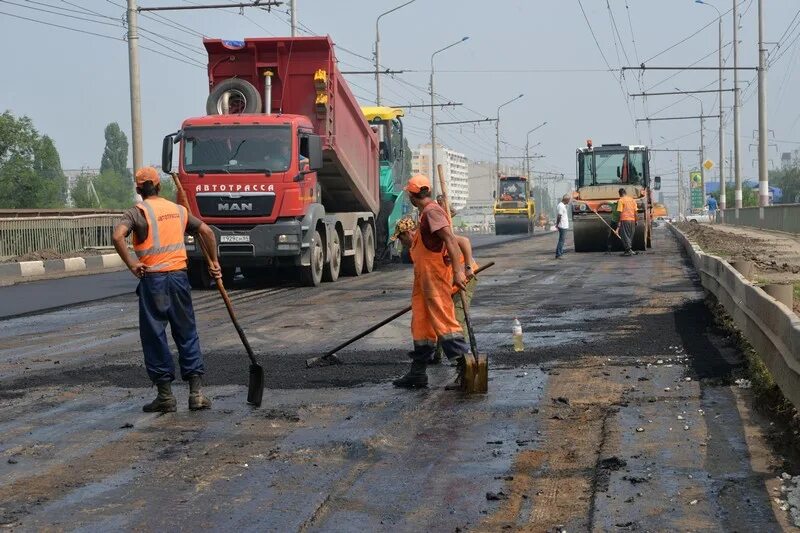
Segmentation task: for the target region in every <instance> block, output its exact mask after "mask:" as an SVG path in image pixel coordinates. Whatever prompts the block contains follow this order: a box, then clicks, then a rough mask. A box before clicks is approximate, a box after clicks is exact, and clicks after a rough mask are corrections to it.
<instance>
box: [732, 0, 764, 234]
mask: <svg viewBox="0 0 800 533" xmlns="http://www.w3.org/2000/svg"><path fill="white" fill-rule="evenodd" d="M738 4H739V0H733V88H734V89H735V91H734V93H733V98H734V104H733V158H734V179H735V190H734V193H733V198H734V202H735V203H734V206H735V207H736V210H737V211H736V218H739V211H738V210H739V209H740V208H741V207H742V154H741V152H742V143H741V140H740V139H739V136H740V131H739V130H740V127H741V126H740V120H741V98H740V94H739V70H738V68H739V7H738ZM759 72H760V71H759Z"/></svg>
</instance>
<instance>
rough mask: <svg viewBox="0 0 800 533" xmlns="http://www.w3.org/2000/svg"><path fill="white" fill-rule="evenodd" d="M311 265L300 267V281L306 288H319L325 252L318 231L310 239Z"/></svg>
mask: <svg viewBox="0 0 800 533" xmlns="http://www.w3.org/2000/svg"><path fill="white" fill-rule="evenodd" d="M310 253H311V264H310V265H308V266H302V267H300V281H301V282H302V283H303V285H305V286H306V287H319V284H320V283H321V282H322V270H323V266H324V264H325V250H324V249H323V247H322V237H320V234H319V230H315V231H314V236H313V237H312V238H311V251H310Z"/></svg>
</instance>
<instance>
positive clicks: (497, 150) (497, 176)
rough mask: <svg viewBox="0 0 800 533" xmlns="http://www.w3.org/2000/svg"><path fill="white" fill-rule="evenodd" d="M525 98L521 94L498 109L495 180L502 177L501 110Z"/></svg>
mask: <svg viewBox="0 0 800 533" xmlns="http://www.w3.org/2000/svg"><path fill="white" fill-rule="evenodd" d="M523 96H525V95H524V94H520V95H519V96H515V97H514V98H512V99H511V100H509V101H508V102H506V103H504V104H500V105H499V106H498V107H497V119H496V121H495V123H494V125H495V129H496V135H497V146H496V148H495V154H496V156H497V164H496V165H495V171H496V176H495V178H499V177H500V110H501V109H502V108H504V107H505V106H507V105H508V104H510V103H512V102H516V101H517V100H519V99H520V98H522V97H523Z"/></svg>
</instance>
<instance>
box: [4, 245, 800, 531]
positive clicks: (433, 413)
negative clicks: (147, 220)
mask: <svg viewBox="0 0 800 533" xmlns="http://www.w3.org/2000/svg"><path fill="white" fill-rule="evenodd" d="M554 246H555V236H553V235H544V236H540V237H537V238H533V239H526V240H521V241H514V242H504V243H497V244H495V245H492V246H488V247H484V248H481V249H479V250H478V251H477V252H476V255H477V257H478V259H479V260H482V261H487V260H490V259H491V260H494V261H496V262H497V265H496V266H495V267H493V268H492V269H491V270H489V271H487V272H486V273H485V275H483V276H482V278H481V282H480V286H479V288H478V291H477V294H476V297H475V300H474V303H473V322H474V326H475V329H476V332H477V340H478V344H479V346H480V347H481V349H482V350H483V351H486V352H487V353H489V360H490V382H489V393H488V394H487V395H483V396H471V397H464V396H462V395H460V394H457V393H452V392H446V391H444V389H443V387H444V384H445V383H447V382H448V381H449V380H450V379H451V376H452V373H453V369H452V368H450V367H447V366H439V367H432V368H431V369H430V371H429V374H430V376H431V386H430V388H429V389H427V390H421V391H413V392H408V391H401V390H396V389H394V388H392V386H391V383H390V382H389V380H390V379H391V378H393V377H396V376H398V375H400V374H401V373H402V372H404V371H405V370H406V367H407V365H408V359H407V357H406V355H405V354H406V352H407V351H408V350H409V349H410V348H411V342H410V338H409V331H408V324H409V317H408V316H406V317H403V318H402V319H400V320H398V321H397V322H396V323H394V324H391V325H389V326H387V327H385V328H383V329H381V330H379V331H377V332H376V333H374V334H373V335H371V336H369V337H367V338H365V339H363V340H362V341H359V342H358V343H356V344H354V345H352V346H351V347H349V348H348V349H346V350H343V351H342V352H340V353H339V355H340V357H341V358H342V359H343V360H344V361H345V364H343V365H341V366H336V367H327V368H317V369H312V370H305V369H304V367H303V361H304V360H305V359H306V358H307V357H310V356H314V355H319V354H321V353H324V352H325V351H326V349H327V348H329V347H331V346H334V345H335V344H337V343H338V342H340V341H341V340H343V339H346V338H348V337H349V336H351V335H352V334H354V333H357V332H358V331H360V330H362V329H365V328H366V327H368V326H369V325H371V324H372V323H374V322H376V321H377V320H379V319H381V318H383V317H384V316H388V315H390V314H391V313H392V312H394V311H395V310H397V309H399V308H401V307H402V306H404V305H406V304H407V302H408V298H409V292H410V279H411V272H410V270H409V269H408V268H407V267H401V266H395V267H390V268H387V269H383V270H381V271H380V272H375V273H373V274H370V275H368V276H363V277H360V278H344V279H341V280H339V281H338V282H337V283H334V284H325V285H323V286H322V287H321V288H319V289H308V288H300V287H281V286H246V285H244V284H242V283H240V284H239V285H237V286H236V287H235V288H234V290H233V292H232V296H233V300H234V305H235V307H236V309H237V312H238V314H239V318H240V320H241V322H242V325H243V327H244V328H245V330H246V331H247V333H248V336H249V337H250V342H251V344H252V345H253V346H254V348H255V349H256V350H257V352H258V355H259V357H260V359H261V361H262V363H263V365H264V367H265V369H266V372H267V386H268V390H267V391H265V395H264V405H263V406H262V408H261V409H252V408H249V407H248V406H247V405H245V396H246V387H245V385H246V380H247V361H246V357H245V355H244V352H243V350H242V349H241V346H240V345H239V344H238V339H237V337H236V334H235V332H234V331H233V329H232V327H231V325H230V323H229V322H228V320H227V317H226V315H225V311H224V309H223V307H222V305H221V304H220V302H219V298H218V296H217V295H216V293H214V292H200V293H195V307H196V313H197V317H198V322H199V325H200V337H201V343H202V345H203V349H204V352H205V354H206V361H207V372H208V374H207V382H208V385H209V387H208V390H209V392H210V395H211V396H212V398H213V400H214V407H213V409H212V410H210V411H205V412H189V411H188V410H187V409H186V401H187V391H186V389H185V385H183V384H177V383H176V387H175V388H176V391H177V394H178V400H179V412H178V413H174V414H168V415H162V416H158V415H151V414H145V413H142V412H141V405H142V403H144V402H145V401H147V400H149V399H150V397H151V396H152V395H153V394H154V389H152V388H149V386H148V382H147V378H146V375H145V372H144V369H143V367H142V361H141V354H140V351H139V344H138V343H139V341H138V330H137V312H136V309H137V304H136V300H135V296H134V295H132V294H126V295H123V296H118V297H114V298H108V299H104V300H100V301H96V302H91V303H86V304H83V305H77V306H70V307H65V308H60V309H57V310H54V311H50V312H45V313H43V314H38V315H33V316H31V315H28V316H23V317H17V318H10V319H7V320H4V321H3V322H2V328H0V458H1V460H0V525H2V526H4V527H6V528H10V529H12V530H19V531H28V530H41V529H51V530H74V529H81V530H85V531H109V530H119V529H137V530H159V529H160V530H163V529H166V528H171V529H176V528H177V529H193V530H199V529H214V530H222V529H224V530H241V531H280V532H283V531H359V532H360V531H456V530H458V529H457V528H460V529H461V530H472V531H500V530H512V531H514V530H516V531H548V530H552V529H553V528H557V527H559V526H560V527H561V528H563V529H566V530H567V531H569V532H573V531H586V530H594V531H615V530H618V531H626V530H627V531H633V530H636V531H687V530H690V531H733V530H738V531H776V530H781V529H784V528H785V527H787V526H786V524H787V522H786V519H785V517H784V513H783V512H782V511H780V510H779V509H778V507H777V505H776V504H775V503H774V499H773V495H774V491H775V490H776V488H777V487H778V486H779V482H778V481H777V480H776V473H779V472H780V470H779V468H780V467H781V466H782V465H781V460H780V458H779V457H777V456H776V455H775V453H774V452H773V451H772V450H771V449H770V448H769V447H768V446H767V445H766V444H765V437H764V435H765V432H766V431H767V429H766V428H767V426H768V423H767V422H765V421H763V420H762V419H761V418H760V417H759V416H758V415H757V414H755V413H754V412H753V411H752V409H751V402H750V397H749V396H748V392H749V391H747V390H741V389H738V388H736V387H735V386H733V387H732V386H730V384H729V383H730V380H729V379H728V377H729V375H730V373H731V371H733V370H735V369H736V368H737V367H738V366H739V365H741V361H742V360H741V354H740V353H739V352H738V351H737V350H736V348H735V347H733V346H732V345H731V344H730V341H728V340H727V339H726V338H724V337H722V336H721V335H720V334H719V333H718V332H717V330H715V329H714V327H713V325H712V321H711V317H710V315H709V312H708V311H707V309H706V307H705V304H704V301H703V298H704V297H703V293H702V290H701V289H700V288H699V285H698V283H697V280H696V278H695V275H694V273H693V272H692V271H691V269H690V267H689V266H688V264H687V262H686V261H685V259H684V258H683V256H682V255H681V254H680V252H679V249H678V245H677V243H676V242H675V240H674V239H673V238H672V237H671V236H670V235H668V234H667V233H666V232H662V231H659V232H658V233H657V234H656V235H655V238H654V248H653V251H652V252H650V253H648V254H646V255H643V256H639V257H633V258H623V257H619V256H617V255H603V254H581V255H576V254H574V253H569V254H567V255H566V256H565V258H564V260H562V261H554V260H553V259H552V250H553V249H554ZM514 317H518V318H519V319H520V321H521V322H522V325H523V329H524V332H525V347H526V348H525V351H524V352H522V353H515V352H513V351H512V346H511V323H512V321H513V319H514ZM490 492H491V493H492V494H490V495H489V494H487V493H490Z"/></svg>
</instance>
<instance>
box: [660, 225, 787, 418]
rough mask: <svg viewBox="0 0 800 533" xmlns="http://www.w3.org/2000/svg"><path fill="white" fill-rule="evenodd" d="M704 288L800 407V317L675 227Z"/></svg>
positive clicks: (674, 232) (784, 391)
mask: <svg viewBox="0 0 800 533" xmlns="http://www.w3.org/2000/svg"><path fill="white" fill-rule="evenodd" d="M668 226H669V228H670V230H671V231H672V233H673V234H674V235H675V237H676V238H677V239H678V241H679V242H680V243H681V244H682V245H683V247H684V249H685V250H686V253H687V254H688V256H689V259H690V260H691V261H692V264H693V265H694V268H695V270H697V272H698V274H700V279H701V282H702V285H703V288H704V289H705V290H707V291H708V292H710V293H711V294H713V295H714V296H716V297H717V300H718V301H719V303H720V304H722V306H723V307H724V308H725V310H726V311H727V312H728V314H729V315H730V316H731V317H732V318H733V321H734V323H735V324H736V327H737V328H739V330H740V331H741V332H742V333H743V334H744V336H745V337H747V340H748V341H749V342H750V344H752V345H753V347H754V348H755V350H756V352H758V355H759V357H761V360H762V361H763V362H764V364H765V365H766V366H767V368H768V369H769V372H770V374H771V375H772V378H773V379H774V380H775V383H777V384H778V387H780V389H781V392H783V395H784V396H785V397H786V398H788V399H789V401H791V402H792V404H794V405H795V406H796V407H800V317H798V316H797V315H796V314H795V313H794V311H793V310H792V309H789V308H788V307H786V306H785V305H784V304H782V303H781V302H779V301H778V300H776V299H775V298H773V297H772V296H770V295H769V294H767V293H766V292H764V291H763V290H762V289H761V288H760V287H757V286H755V285H753V284H752V283H750V282H749V281H748V280H747V279H745V278H744V277H742V275H741V274H739V272H738V271H736V270H735V269H734V268H733V267H732V266H731V265H730V264H729V263H728V262H727V261H725V260H724V259H721V258H719V257H717V256H714V255H709V254H706V253H705V252H703V250H702V249H701V248H700V247H699V246H698V245H697V244H696V243H694V242H692V241H690V240H689V238H688V237H686V235H684V234H683V232H681V231H680V230H679V229H678V228H676V227H675V226H674V225H672V224H668Z"/></svg>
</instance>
